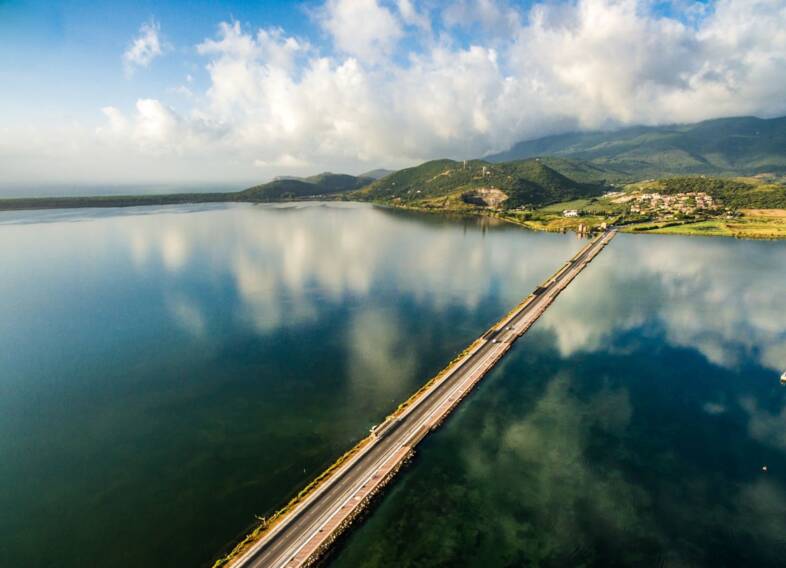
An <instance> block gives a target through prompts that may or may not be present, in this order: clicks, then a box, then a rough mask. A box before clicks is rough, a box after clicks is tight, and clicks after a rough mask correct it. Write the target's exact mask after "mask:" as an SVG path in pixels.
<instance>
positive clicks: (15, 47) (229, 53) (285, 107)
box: [0, 0, 786, 193]
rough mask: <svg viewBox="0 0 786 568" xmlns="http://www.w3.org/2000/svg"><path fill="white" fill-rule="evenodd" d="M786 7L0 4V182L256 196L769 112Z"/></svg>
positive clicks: (596, 2)
mask: <svg viewBox="0 0 786 568" xmlns="http://www.w3.org/2000/svg"><path fill="white" fill-rule="evenodd" d="M784 94H786V0H717V1H712V0H704V1H695V0H670V1H660V0H528V1H519V2H514V1H509V0H458V1H456V2H439V1H436V0H308V1H304V2H284V1H257V2H250V1H226V0H225V1H213V2H210V1H207V0H194V1H189V2H186V1H173V0H172V1H156V2H153V1H149V0H140V1H134V2H130V1H123V0H115V1H102V0H97V1H96V0H94V1H89V2H88V1H82V0H60V1H58V2H52V1H51V0H50V1H36V0H27V1H25V0H0V186H6V187H7V186H14V185H16V186H19V187H26V188H30V189H29V191H30V192H32V193H34V192H35V191H36V189H37V188H40V187H44V186H46V185H48V184H49V185H51V184H102V183H106V184H184V185H185V184H197V183H205V184H211V183H220V184H238V185H239V186H242V185H243V184H246V183H258V182H261V181H265V180H267V179H270V178H272V177H274V176H277V175H304V174H313V173H316V172H320V171H334V172H347V173H354V174H357V173H361V172H363V171H366V170H370V169H375V168H380V167H383V168H400V167H405V166H410V165H414V164H417V163H419V162H422V161H425V160H428V159H433V158H441V157H451V158H456V159H463V158H471V157H481V156H484V155H486V154H488V153H491V152H496V151H501V150H504V149H507V148H508V147H510V146H511V145H512V144H513V143H515V142H517V141H520V140H525V139H531V138H537V137H540V136H545V135H549V134H556V133H560V132H566V131H574V130H593V129H614V128H619V127H623V126H626V125H632V124H672V123H682V122H695V121H699V120H704V119H708V118H717V117H723V116H740V115H756V116H762V117H771V116H780V115H784V114H786V96H784Z"/></svg>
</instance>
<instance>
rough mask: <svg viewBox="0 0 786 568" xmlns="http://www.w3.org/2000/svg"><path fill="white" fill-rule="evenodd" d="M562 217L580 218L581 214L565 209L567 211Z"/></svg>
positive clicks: (574, 210)
mask: <svg viewBox="0 0 786 568" xmlns="http://www.w3.org/2000/svg"><path fill="white" fill-rule="evenodd" d="M562 216H563V217H578V216H579V212H578V210H577V209H565V211H563V212H562Z"/></svg>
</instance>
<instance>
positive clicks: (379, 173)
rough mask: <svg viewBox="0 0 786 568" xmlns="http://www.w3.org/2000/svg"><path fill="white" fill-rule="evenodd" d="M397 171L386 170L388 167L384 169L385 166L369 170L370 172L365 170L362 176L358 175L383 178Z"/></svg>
mask: <svg viewBox="0 0 786 568" xmlns="http://www.w3.org/2000/svg"><path fill="white" fill-rule="evenodd" d="M395 171H396V170H386V169H383V168H379V169H376V170H371V171H368V172H364V173H362V174H360V176H358V177H367V178H373V179H382V178H383V177H385V176H389V175H390V174H392V173H393V172H395Z"/></svg>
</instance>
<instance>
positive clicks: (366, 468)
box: [229, 230, 616, 568]
mask: <svg viewBox="0 0 786 568" xmlns="http://www.w3.org/2000/svg"><path fill="white" fill-rule="evenodd" d="M615 234H616V231H614V230H609V231H606V232H605V233H603V234H601V235H600V236H598V237H596V238H594V239H593V240H592V241H591V242H590V243H589V244H587V245H586V246H585V247H584V248H582V249H581V250H580V251H579V252H578V253H577V254H576V255H575V256H574V257H573V258H572V259H570V260H569V261H568V262H567V263H565V264H564V265H563V266H562V268H560V270H558V271H557V272H556V273H555V274H554V275H552V276H551V277H550V278H549V279H548V280H546V281H545V282H544V283H543V284H542V285H541V286H539V287H538V288H536V290H535V291H534V292H533V293H532V294H530V295H529V296H528V297H527V298H526V299H525V300H524V301H522V302H521V303H520V304H519V305H518V306H517V307H516V308H515V309H514V310H513V311H512V312H511V313H509V314H508V315H506V316H505V317H503V318H502V320H500V321H499V322H498V323H497V324H495V325H494V326H493V327H492V328H491V329H489V330H488V331H487V332H486V333H484V334H483V336H482V337H481V338H480V339H479V340H478V341H476V342H475V343H474V344H473V347H472V349H470V350H469V352H468V353H467V354H466V355H465V356H464V357H463V358H462V359H460V360H458V361H457V362H455V363H453V364H452V366H450V367H449V368H447V369H446V370H445V371H444V372H443V373H442V374H441V378H439V379H438V380H437V381H435V382H434V383H433V384H432V385H431V386H430V387H429V388H428V389H426V390H425V391H424V392H422V393H421V394H420V395H419V396H418V397H417V398H416V399H415V400H414V401H412V402H411V403H410V404H409V405H408V406H407V407H406V408H405V409H404V410H403V411H402V412H401V413H399V414H398V415H397V416H396V415H394V416H392V417H389V418H388V419H387V420H386V421H385V422H383V423H382V424H380V425H379V426H377V427H376V428H375V430H374V432H375V433H374V435H373V436H372V439H371V441H370V442H369V443H367V444H366V445H365V446H364V447H363V448H362V449H361V450H360V451H358V452H357V453H356V454H355V455H354V456H352V457H351V458H350V459H348V460H347V461H346V462H345V463H344V464H342V465H341V466H340V467H339V468H338V469H337V470H336V471H334V472H333V473H332V474H331V475H330V476H329V477H328V478H327V479H326V480H324V481H323V482H322V483H321V484H320V485H319V486H318V488H317V489H316V490H314V491H313V492H312V493H311V494H310V495H309V496H308V497H306V498H305V499H304V500H303V501H302V502H301V503H299V504H298V505H297V506H296V507H294V508H293V509H292V510H291V511H289V512H287V513H285V515H284V517H283V518H281V519H280V520H279V521H278V522H277V523H276V524H275V525H274V526H273V527H272V528H271V529H269V530H268V532H267V533H265V534H264V535H263V536H262V538H260V540H258V541H257V542H255V543H254V544H253V545H251V546H249V547H248V549H247V550H245V551H244V552H242V553H241V554H239V555H238V556H237V557H236V558H235V559H234V560H232V561H231V562H230V563H229V565H230V566H232V568H240V567H242V568H284V567H287V568H294V567H299V566H309V565H311V564H313V563H314V561H315V560H316V559H317V558H318V557H319V556H320V555H321V554H324V552H325V551H326V549H327V548H328V547H329V546H330V545H331V543H332V542H333V540H334V539H335V537H336V536H337V535H338V533H340V532H341V531H342V530H344V529H345V528H346V526H347V525H348V524H349V523H350V522H351V521H352V519H353V518H354V517H355V516H356V515H357V513H358V512H359V511H360V510H361V509H362V508H363V507H365V506H366V505H367V503H368V500H369V499H370V498H371V497H372V496H373V494H374V493H375V492H376V490H377V489H379V488H380V487H381V486H382V485H384V483H386V482H387V481H388V480H389V479H390V478H391V477H392V476H393V475H395V473H396V471H397V470H398V468H399V466H400V465H401V463H403V462H404V461H405V460H406V459H407V458H408V457H409V456H410V455H411V454H412V449H413V447H414V446H415V445H416V444H417V443H418V442H420V440H422V439H423V437H424V436H425V435H426V434H427V433H428V432H429V431H431V430H433V429H434V428H436V427H437V426H439V424H441V423H442V421H443V420H444V419H445V418H446V417H447V415H448V414H450V412H451V411H452V410H453V408H455V406H456V405H457V404H458V403H459V402H460V401H461V399H462V398H463V397H464V396H466V395H467V394H468V393H469V392H470V391H471V390H472V389H473V387H474V386H475V385H476V384H477V383H478V382H479V381H480V380H481V379H482V378H483V376H484V375H485V374H486V373H487V372H488V371H489V370H490V369H491V368H492V367H493V366H494V365H495V364H496V363H497V361H499V359H501V358H502V356H503V355H504V354H505V353H506V352H507V351H508V349H510V347H511V344H512V343H513V342H515V341H516V339H518V338H519V337H520V336H521V335H523V334H524V333H525V332H526V331H527V330H528V329H529V328H530V326H532V324H533V323H535V321H537V319H538V318H539V317H540V315H541V314H542V313H543V312H544V311H545V310H546V308H547V307H548V306H549V305H550V304H551V302H553V301H554V299H555V298H556V297H557V295H558V294H559V293H560V292H561V291H562V290H564V289H565V287H566V286H567V285H568V284H569V283H570V282H571V281H572V280H573V279H574V278H575V277H576V276H577V275H578V274H579V273H580V272H581V271H582V270H583V269H584V267H586V266H587V265H588V264H589V262H590V261H591V260H592V259H593V258H594V257H595V256H596V255H597V254H598V253H599V252H600V251H601V250H602V249H603V248H604V247H605V246H606V245H607V244H608V243H609V242H610V241H611V239H612V238H613V237H614V236H615Z"/></svg>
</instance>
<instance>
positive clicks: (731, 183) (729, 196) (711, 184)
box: [647, 176, 786, 209]
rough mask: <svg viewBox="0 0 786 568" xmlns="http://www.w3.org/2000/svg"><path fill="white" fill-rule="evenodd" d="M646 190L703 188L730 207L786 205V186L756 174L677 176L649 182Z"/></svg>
mask: <svg viewBox="0 0 786 568" xmlns="http://www.w3.org/2000/svg"><path fill="white" fill-rule="evenodd" d="M647 191H659V192H661V193H666V194H675V193H688V192H704V193H707V194H709V195H711V196H712V197H713V198H715V199H717V200H718V201H720V202H721V204H722V205H723V206H724V207H727V208H730V209H743V208H747V209H783V208H786V186H783V185H780V184H774V183H763V182H762V181H761V180H757V179H756V178H750V179H749V180H748V181H741V180H739V179H725V178H711V177H705V176H701V177H676V178H667V179H663V180H659V181H657V182H654V183H652V184H650V185H649V186H648V187H647Z"/></svg>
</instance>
